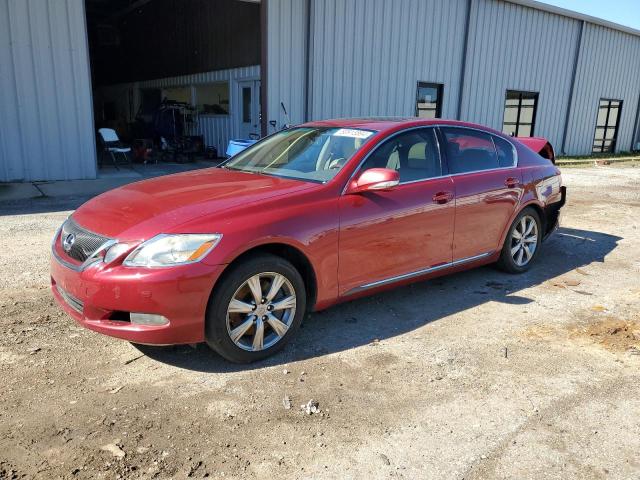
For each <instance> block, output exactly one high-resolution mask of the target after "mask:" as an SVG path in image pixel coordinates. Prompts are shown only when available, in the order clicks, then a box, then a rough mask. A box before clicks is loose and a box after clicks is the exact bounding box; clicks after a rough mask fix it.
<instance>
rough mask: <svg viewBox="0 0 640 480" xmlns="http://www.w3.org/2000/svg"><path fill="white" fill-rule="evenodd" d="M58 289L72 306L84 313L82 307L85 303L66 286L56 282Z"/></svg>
mask: <svg viewBox="0 0 640 480" xmlns="http://www.w3.org/2000/svg"><path fill="white" fill-rule="evenodd" d="M56 290H58V293H59V294H60V296H61V297H62V298H63V299H64V301H65V302H67V305H69V306H70V307H71V308H73V309H74V310H75V311H76V312H79V313H82V309H83V308H84V304H83V303H82V302H81V301H80V300H78V299H77V298H76V297H74V296H73V295H71V294H70V293H69V292H67V291H66V290H65V289H64V288H62V287H60V285H58V284H56Z"/></svg>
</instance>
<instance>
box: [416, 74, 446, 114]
mask: <svg viewBox="0 0 640 480" xmlns="http://www.w3.org/2000/svg"><path fill="white" fill-rule="evenodd" d="M443 89H444V85H442V84H440V83H425V82H418V90H417V94H416V117H421V118H440V117H441V116H442V91H443Z"/></svg>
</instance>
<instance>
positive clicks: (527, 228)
mask: <svg viewBox="0 0 640 480" xmlns="http://www.w3.org/2000/svg"><path fill="white" fill-rule="evenodd" d="M536 248H538V223H537V222H536V220H535V218H533V217H532V216H530V215H525V216H523V217H522V218H521V219H520V221H519V222H518V223H517V224H516V225H515V227H514V228H513V230H512V232H511V257H512V258H513V261H514V263H515V264H516V265H517V266H519V267H524V266H525V265H526V264H528V263H529V262H530V261H531V259H532V258H533V254H534V253H535V251H536Z"/></svg>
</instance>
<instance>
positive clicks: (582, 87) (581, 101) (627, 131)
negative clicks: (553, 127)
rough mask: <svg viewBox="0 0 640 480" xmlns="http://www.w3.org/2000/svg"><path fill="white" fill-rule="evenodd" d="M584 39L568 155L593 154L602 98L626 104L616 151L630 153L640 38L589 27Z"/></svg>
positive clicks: (639, 83) (638, 91) (639, 71)
mask: <svg viewBox="0 0 640 480" xmlns="http://www.w3.org/2000/svg"><path fill="white" fill-rule="evenodd" d="M583 35H584V38H583V48H582V51H581V53H580V57H579V60H578V66H577V76H576V85H575V93H574V100H573V105H572V108H571V116H570V118H569V135H568V136H567V153H568V154H585V153H591V148H592V144H593V143H592V142H593V136H594V133H595V128H596V117H597V113H598V102H599V100H600V98H612V99H616V100H622V101H623V103H622V115H621V117H620V124H619V129H618V140H617V147H616V150H617V151H624V150H629V149H631V147H632V142H633V129H634V122H635V119H636V115H637V109H638V96H639V95H640V81H639V80H638V79H640V37H637V36H634V35H631V34H628V33H623V32H620V31H617V30H612V29H609V28H606V27H602V26H600V25H594V24H589V23H587V24H585V29H584V33H583Z"/></svg>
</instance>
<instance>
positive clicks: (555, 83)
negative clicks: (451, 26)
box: [462, 0, 580, 146]
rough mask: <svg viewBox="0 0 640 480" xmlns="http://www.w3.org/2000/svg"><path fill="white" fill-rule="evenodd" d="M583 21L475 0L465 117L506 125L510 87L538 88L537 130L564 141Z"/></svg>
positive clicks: (498, 126) (490, 0)
mask: <svg viewBox="0 0 640 480" xmlns="http://www.w3.org/2000/svg"><path fill="white" fill-rule="evenodd" d="M579 28H580V22H579V21H578V20H574V19H571V18H568V17H561V16H559V15H554V14H551V13H548V12H544V11H540V10H535V9H532V8H528V7H522V6H519V5H515V4H511V3H506V2H502V1H498V0H473V2H472V11H471V23H470V30H469V50H468V56H467V72H466V80H465V89H464V93H463V101H462V119H463V120H468V121H472V122H476V123H480V124H483V125H487V126H490V127H493V128H495V129H497V130H502V122H503V120H504V101H505V93H506V90H524V91H533V92H539V97H538V107H537V112H536V122H535V123H536V124H535V132H534V133H535V135H538V136H543V137H545V138H547V139H549V141H550V142H551V143H552V144H553V145H556V146H559V145H561V143H562V134H563V129H564V123H565V117H566V105H567V102H568V98H569V92H570V89H571V78H572V70H573V64H574V59H575V48H576V47H575V46H576V42H577V40H578V33H579Z"/></svg>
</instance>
